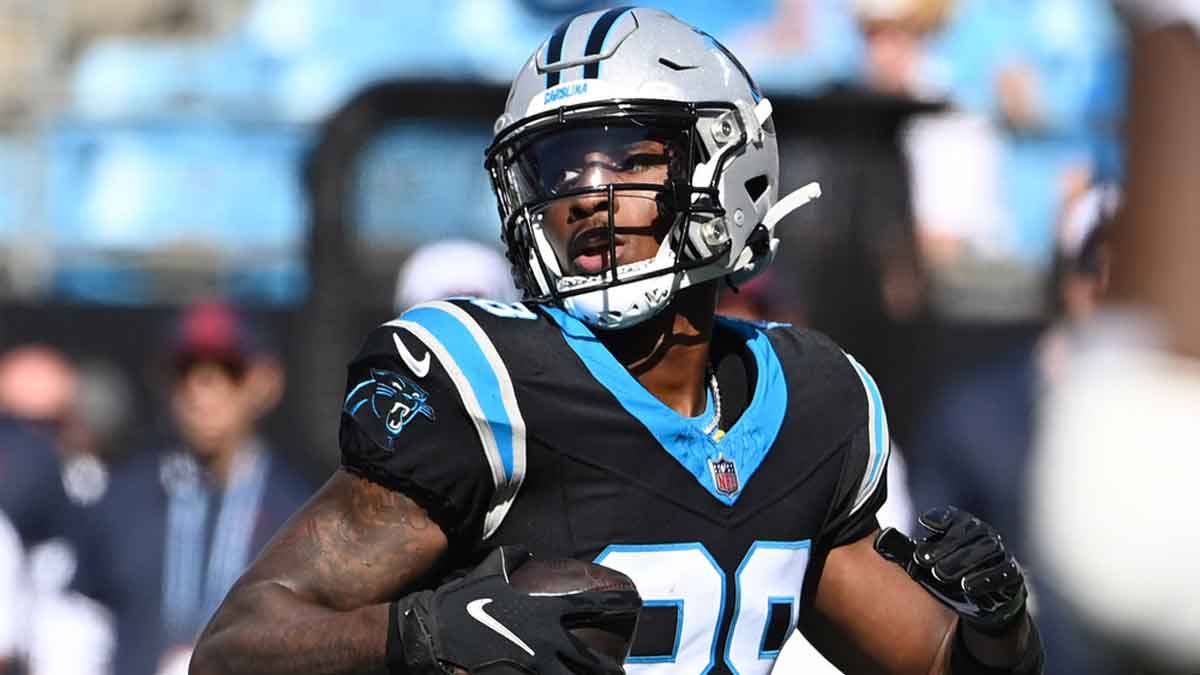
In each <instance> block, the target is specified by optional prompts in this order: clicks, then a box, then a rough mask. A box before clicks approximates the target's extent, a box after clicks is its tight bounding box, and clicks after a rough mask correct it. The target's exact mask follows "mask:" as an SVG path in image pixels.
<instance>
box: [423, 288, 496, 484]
mask: <svg viewBox="0 0 1200 675" xmlns="http://www.w3.org/2000/svg"><path fill="white" fill-rule="evenodd" d="M401 318H402V319H403V320H405V321H411V322H413V323H416V324H420V325H421V326H422V327H424V328H425V329H426V330H428V331H429V332H430V333H432V334H433V336H434V337H436V338H437V340H438V342H441V343H442V345H444V346H445V348H446V350H447V351H449V352H450V354H451V355H452V357H453V359H454V362H455V363H456V364H457V365H458V367H459V368H460V369H461V370H462V372H463V374H464V375H466V377H467V381H468V386H469V387H471V390H472V391H473V392H474V395H475V399H476V400H477V401H479V407H480V408H481V409H482V410H483V414H484V417H486V418H487V422H488V425H489V426H490V427H491V429H492V435H493V436H494V437H495V439H496V447H497V448H498V449H499V451H500V460H501V462H502V464H503V466H504V477H505V480H511V479H512V477H513V452H514V451H513V428H512V421H511V420H509V417H508V412H507V411H506V410H505V409H504V399H503V397H502V395H501V392H500V381H499V378H498V377H497V376H496V371H495V369H494V367H493V365H492V363H491V362H490V361H489V360H488V358H487V356H486V355H485V354H484V353H483V350H482V349H481V348H480V347H479V343H478V342H477V341H476V340H475V336H474V335H472V334H471V331H470V330H469V329H467V327H466V326H464V325H463V324H462V322H461V321H459V320H458V319H457V318H456V317H454V316H453V315H451V314H449V313H448V312H444V311H442V310H440V309H436V308H434V307H428V306H417V307H415V308H413V309H411V310H409V311H408V312H406V313H405V314H404V315H403V317H401Z"/></svg>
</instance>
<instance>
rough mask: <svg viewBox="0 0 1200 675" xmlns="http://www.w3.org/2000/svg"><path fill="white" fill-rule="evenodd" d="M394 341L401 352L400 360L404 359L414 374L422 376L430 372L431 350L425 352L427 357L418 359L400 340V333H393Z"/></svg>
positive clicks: (397, 349)
mask: <svg viewBox="0 0 1200 675" xmlns="http://www.w3.org/2000/svg"><path fill="white" fill-rule="evenodd" d="M392 341H393V342H395V343H396V351H398V352H400V360H401V361H404V365H406V366H408V369H409V370H411V371H412V373H413V375H416V376H417V377H418V378H422V377H425V376H426V375H428V374H429V352H425V357H424V358H422V359H421V360H420V361H418V360H417V357H415V356H413V355H412V352H410V351H408V347H405V346H404V343H403V342H401V341H400V336H399V335H397V334H395V333H392Z"/></svg>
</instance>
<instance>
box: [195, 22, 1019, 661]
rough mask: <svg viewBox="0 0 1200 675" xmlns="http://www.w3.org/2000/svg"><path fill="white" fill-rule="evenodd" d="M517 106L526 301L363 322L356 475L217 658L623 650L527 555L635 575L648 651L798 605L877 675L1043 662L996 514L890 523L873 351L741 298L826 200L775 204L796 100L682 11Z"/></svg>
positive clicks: (314, 521)
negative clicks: (787, 223) (793, 223)
mask: <svg viewBox="0 0 1200 675" xmlns="http://www.w3.org/2000/svg"><path fill="white" fill-rule="evenodd" d="M496 130H497V133H496V137H495V140H494V142H493V144H492V145H491V147H490V148H489V149H488V151H487V156H486V167H487V170H488V171H489V172H490V175H491V178H492V181H493V184H494V188H495V192H496V196H497V200H498V202H499V208H500V215H501V218H502V223H503V224H502V232H503V237H504V241H505V243H506V245H507V250H508V257H509V259H510V260H511V262H512V265H513V268H514V273H515V277H516V280H517V282H518V284H519V285H520V287H521V288H522V290H523V291H524V295H525V298H526V301H525V302H520V303H500V302H495V301H491V300H483V299H469V298H464V299H454V300H448V301H440V302H432V303H428V304H425V305H421V306H418V307H415V308H413V309H410V310H409V311H407V312H406V313H404V314H403V315H402V316H400V317H399V318H398V319H396V320H394V321H391V322H389V323H387V324H385V325H383V326H381V327H380V328H379V329H377V330H376V331H375V332H373V333H372V334H371V335H370V336H368V338H367V340H366V343H365V345H364V346H363V349H362V351H361V353H360V354H359V355H358V356H357V357H356V358H355V359H354V361H353V362H352V363H351V364H350V368H349V380H348V393H347V396H346V399H345V404H344V408H343V414H342V426H341V434H340V439H341V448H342V457H343V468H342V470H340V471H339V472H338V473H337V474H336V475H335V476H334V477H333V478H332V479H331V480H330V481H329V483H328V484H327V485H326V486H325V487H324V488H323V489H322V491H321V492H320V493H319V494H318V495H317V496H316V497H315V498H314V499H313V501H311V502H310V503H309V504H308V505H307V506H306V507H305V508H304V509H303V510H302V511H301V512H300V513H299V514H298V515H297V516H296V517H295V518H294V519H293V521H292V522H291V524H290V525H289V526H288V527H287V528H286V529H285V531H284V532H283V533H282V534H281V535H280V536H279V537H278V538H277V540H276V541H275V543H274V544H273V545H272V546H271V547H270V549H269V550H267V551H266V552H265V553H264V555H263V556H262V557H260V558H259V560H258V561H257V562H256V563H255V564H254V565H253V566H252V567H251V569H250V570H249V571H248V572H247V574H246V576H245V577H244V578H243V579H242V580H241V581H240V582H239V584H238V585H237V587H236V588H235V589H234V590H233V591H232V592H231V595H230V597H229V598H228V600H227V601H226V603H225V605H224V606H223V607H222V608H221V609H220V610H219V612H218V613H217V615H216V617H215V618H214V619H213V621H212V623H211V624H210V626H209V627H208V629H207V631H206V633H205V635H204V637H203V639H202V641H201V643H200V646H199V648H198V650H197V652H196V656H195V660H194V661H193V666H192V672H193V673H194V674H196V675H201V674H204V675H207V674H209V673H257V674H265V673H305V674H308V675H312V674H315V673H351V672H381V673H382V672H389V673H440V672H450V668H452V667H458V668H464V669H468V670H473V671H477V672H487V667H488V666H489V665H495V664H507V665H509V666H511V667H512V668H514V669H516V670H509V671H508V672H517V671H520V672H537V673H568V672H620V669H621V664H615V663H612V662H605V661H604V660H603V659H602V658H600V657H599V656H598V655H597V654H596V653H595V652H594V651H592V650H589V649H588V648H587V647H586V645H584V644H583V643H581V642H579V641H578V640H575V639H573V638H571V637H570V636H569V635H568V634H566V633H565V632H564V630H563V622H564V620H566V621H567V622H568V624H570V623H573V622H574V623H578V622H580V621H586V620H588V619H589V617H597V616H602V615H603V613H604V612H605V611H606V608H605V607H604V606H603V603H600V602H597V601H589V600H588V599H586V598H579V599H576V601H575V602H573V603H565V602H564V601H563V599H562V598H550V597H531V596H529V595H524V594H521V593H517V592H515V591H513V590H512V589H511V588H510V587H509V586H508V584H507V583H506V580H507V576H508V574H509V572H511V571H512V570H513V569H514V568H515V567H516V566H518V565H520V564H521V562H522V561H523V560H524V559H525V558H526V557H527V556H528V555H529V553H528V552H532V554H534V555H536V556H539V557H542V558H555V557H572V558H579V559H584V560H589V561H594V562H598V563H601V564H603V565H606V566H609V567H613V568H616V569H618V570H620V571H622V572H624V573H625V574H627V575H628V576H630V577H631V578H632V579H633V580H634V582H635V583H636V584H637V587H638V589H639V591H640V593H641V596H642V599H643V602H644V609H643V610H642V613H641V617H640V620H639V623H638V627H637V630H636V634H635V636H634V638H633V643H632V649H631V652H630V655H629V657H628V659H627V660H626V662H625V663H624V664H623V667H624V670H625V672H630V673H648V674H649V673H674V674H681V675H686V674H689V673H697V674H699V673H709V672H713V673H742V674H743V675H745V674H749V673H767V672H770V670H771V668H772V666H773V664H774V661H775V658H776V655H777V654H778V652H779V648H780V646H781V645H782V643H783V641H784V639H785V638H786V636H787V634H788V633H789V632H790V630H791V629H792V628H793V627H794V626H797V625H803V627H804V629H805V631H806V633H807V635H808V637H809V638H810V639H811V640H812V641H813V642H814V643H815V644H816V645H817V646H818V648H820V649H821V650H822V651H823V652H824V653H825V654H826V655H827V656H828V657H829V658H830V659H831V660H832V661H833V662H834V663H835V664H837V665H839V666H841V667H842V668H843V669H845V670H847V671H848V672H853V673H865V672H885V673H912V674H914V675H916V674H917V673H920V674H921V675H925V674H926V673H933V672H937V673H947V672H952V673H958V674H966V673H1036V672H1040V668H1041V666H1040V664H1041V647H1040V642H1039V640H1038V638H1037V633H1036V630H1035V629H1034V627H1033V624H1032V622H1031V621H1030V618H1029V615H1028V614H1027V613H1026V610H1025V585H1024V581H1023V578H1022V575H1021V571H1020V568H1019V567H1018V566H1017V564H1016V562H1015V561H1014V560H1013V559H1012V557H1011V556H1010V555H1009V554H1008V553H1007V552H1006V551H1005V549H1004V547H1003V545H1002V543H1001V540H1000V537H999V535H997V534H996V532H995V531H993V530H992V528H991V527H989V526H988V525H986V524H984V523H982V522H980V521H979V520H978V519H976V518H974V517H972V516H971V515H970V514H966V513H962V512H960V511H956V510H954V509H952V508H944V509H939V510H936V511H932V512H930V513H927V514H926V515H925V516H924V517H923V519H922V524H924V525H925V527H927V528H928V529H929V530H930V534H929V535H928V536H927V537H926V538H924V539H922V540H921V541H920V542H914V541H912V540H910V539H909V538H908V537H906V536H905V535H902V534H900V533H898V532H896V531H894V530H889V531H887V532H885V533H882V534H881V533H880V532H879V526H878V524H877V522H876V519H875V511H876V509H877V507H878V506H879V504H880V503H881V502H882V501H883V499H884V496H885V491H886V487H885V484H884V483H885V481H884V471H885V468H886V464H887V461H888V448H889V441H888V428H887V418H886V415H885V413H884V408H883V403H882V401H881V400H880V397H879V390H878V388H877V387H876V385H875V383H874V382H873V381H872V379H871V377H870V376H869V375H868V374H867V372H866V371H865V370H864V369H863V367H862V366H861V365H859V364H858V363H857V362H856V361H855V360H854V359H853V358H851V357H850V356H848V355H847V354H845V353H843V352H842V351H841V350H840V349H838V347H837V346H836V345H834V344H833V343H831V342H830V341H829V340H827V339H826V338H824V337H822V336H820V335H817V334H815V333H812V332H808V331H801V330H796V329H793V328H791V327H789V326H785V325H771V324H754V323H744V322H739V321H733V320H729V319H726V318H722V317H719V316H716V315H715V307H716V300H717V292H718V289H719V285H720V284H721V283H725V282H726V281H728V282H729V283H733V284H738V283H741V282H743V281H744V280H746V279H748V278H750V277H751V276H753V275H754V274H755V273H756V272H759V271H761V270H762V269H763V268H764V267H765V266H766V265H767V264H768V263H769V262H770V261H771V259H772V257H773V255H774V252H775V249H776V245H777V240H776V238H775V236H774V234H773V233H774V228H775V226H776V224H777V223H778V222H779V220H780V219H781V218H782V217H783V216H784V215H785V214H786V213H788V212H789V211H791V210H792V209H794V208H796V207H798V206H799V205H801V204H803V203H804V202H805V201H807V200H809V199H811V198H813V197H815V196H816V194H817V188H816V187H815V186H810V187H808V188H804V189H802V190H800V191H798V192H796V193H793V194H792V195H789V196H788V197H786V198H783V199H781V200H780V199H777V196H778V195H777V190H778V187H779V170H778V157H777V153H776V138H775V133H776V132H775V127H774V122H773V121H772V118H771V104H770V102H769V101H768V100H767V99H765V98H763V96H762V94H761V93H760V92H759V90H758V87H757V86H756V85H755V84H754V82H753V80H752V79H751V78H750V76H749V74H748V73H747V72H746V70H745V69H744V68H743V67H742V65H741V64H740V63H739V62H738V60H737V59H736V58H734V56H733V55H732V54H730V53H729V51H728V50H726V49H725V48H724V47H723V46H722V45H721V44H720V43H719V42H717V41H716V40H714V39H713V38H712V37H711V36H709V35H707V34H705V33H703V32H701V31H699V30H697V29H695V28H692V27H691V26H688V25H686V24H684V23H682V22H680V21H679V20H677V19H675V18H674V17H672V16H670V15H668V14H665V13H663V12H661V11H657V10H651V9H631V8H618V9H611V10H607V11H602V12H594V13H590V14H584V15H581V16H578V17H575V18H574V19H572V20H570V21H567V22H565V23H563V24H562V25H561V26H559V27H558V29H557V30H555V31H554V33H553V34H552V35H551V36H550V37H549V39H548V40H547V41H546V42H545V43H543V44H542V45H541V46H540V47H538V49H537V51H536V52H535V54H534V55H533V56H532V57H531V58H530V59H529V61H528V62H527V63H526V64H525V66H524V67H523V68H522V69H521V72H520V73H519V74H518V75H517V77H516V79H515V81H514V82H513V85H512V88H511V91H510V94H509V97H508V103H507V106H506V109H505V111H504V112H503V114H502V115H501V116H500V118H499V119H498V120H497V123H496ZM509 545H521V546H523V547H525V548H524V549H522V548H514V547H512V546H509ZM497 546H499V548H496V549H495V550H494V552H493V553H492V554H490V555H489V556H488V557H487V558H486V559H485V560H484V562H483V563H481V564H480V565H479V567H477V568H476V569H475V570H474V571H473V572H472V573H470V574H468V575H467V576H466V577H459V578H457V579H456V580H454V581H450V582H448V583H444V584H441V585H438V583H437V582H436V581H435V580H436V579H438V578H439V577H440V576H441V575H442V574H443V573H444V571H445V570H447V569H450V568H456V567H460V566H462V565H464V563H465V562H466V561H468V560H471V559H472V557H473V556H475V555H478V552H480V551H484V550H487V549H488V548H489V547H497ZM885 556H886V557H885ZM914 579H915V581H914Z"/></svg>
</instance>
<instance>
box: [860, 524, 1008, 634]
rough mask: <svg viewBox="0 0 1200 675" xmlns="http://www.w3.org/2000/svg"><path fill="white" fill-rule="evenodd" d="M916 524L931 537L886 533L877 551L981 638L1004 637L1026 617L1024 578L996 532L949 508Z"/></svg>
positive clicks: (897, 532)
mask: <svg viewBox="0 0 1200 675" xmlns="http://www.w3.org/2000/svg"><path fill="white" fill-rule="evenodd" d="M918 522H919V523H920V524H921V526H922V527H924V528H925V529H927V530H929V531H930V534H929V536H927V537H925V538H924V539H923V540H921V541H919V542H916V541H913V540H912V539H910V538H908V536H907V535H905V534H904V533H903V532H900V531H899V530H897V529H895V528H891V527H889V528H887V529H885V530H884V531H883V532H880V533H879V536H878V537H876V539H875V550H876V551H878V552H879V554H880V555H882V556H883V557H884V558H887V559H888V560H891V561H892V562H894V563H896V564H898V565H900V566H901V567H903V568H904V571H906V572H908V575H909V576H910V577H912V578H913V579H914V580H916V581H917V583H919V584H921V585H922V586H924V587H925V590H927V591H929V592H930V593H931V594H933V597H935V598H937V599H938V600H940V601H941V602H942V603H944V604H945V605H947V606H949V607H950V608H951V609H953V610H954V611H955V612H958V615H959V616H960V617H962V620H963V621H965V622H966V623H967V624H969V625H971V626H972V627H974V628H976V629H977V630H979V631H980V632H983V633H987V634H990V635H998V634H1000V633H1004V632H1005V631H1007V630H1008V629H1009V628H1011V627H1012V626H1013V625H1014V624H1015V623H1016V622H1017V621H1018V620H1020V619H1021V617H1022V616H1024V613H1025V597H1026V589H1025V575H1024V574H1023V573H1022V572H1021V566H1020V565H1019V564H1017V561H1016V559H1015V558H1013V557H1012V554H1010V553H1009V552H1008V551H1006V550H1005V549H1004V543H1003V541H1002V540H1001V538H1000V535H999V533H997V532H996V530H995V528H993V527H992V526H991V525H988V524H987V523H985V522H983V521H982V520H980V519H978V518H976V517H975V516H973V515H971V514H970V513H967V512H966V511H963V510H961V509H957V508H954V507H953V506H945V507H940V508H935V509H930V510H928V511H926V512H925V513H923V514H922V515H921V517H920V519H919V520H918Z"/></svg>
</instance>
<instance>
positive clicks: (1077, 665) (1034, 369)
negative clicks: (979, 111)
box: [909, 190, 1122, 675]
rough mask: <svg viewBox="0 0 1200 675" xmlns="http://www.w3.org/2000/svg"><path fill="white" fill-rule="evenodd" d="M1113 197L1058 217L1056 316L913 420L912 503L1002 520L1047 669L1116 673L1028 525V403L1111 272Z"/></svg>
mask: <svg viewBox="0 0 1200 675" xmlns="http://www.w3.org/2000/svg"><path fill="white" fill-rule="evenodd" d="M1114 207H1115V198H1114V197H1113V196H1111V192H1110V191H1109V190H1097V191H1096V192H1095V193H1094V194H1093V195H1089V196H1087V197H1086V198H1084V199H1081V200H1079V201H1078V203H1077V204H1076V207H1075V208H1074V209H1072V210H1070V211H1069V212H1068V214H1067V217H1066V218H1065V220H1064V225H1063V232H1064V234H1063V235H1062V237H1061V238H1060V242H1061V244H1060V246H1061V248H1060V252H1059V256H1060V262H1059V263H1058V265H1057V269H1058V274H1057V275H1056V277H1057V283H1056V286H1055V288H1056V293H1057V296H1058V299H1057V302H1056V306H1058V307H1060V308H1061V309H1062V316H1061V319H1060V323H1059V324H1058V325H1056V326H1054V327H1052V328H1051V329H1050V330H1049V331H1047V332H1046V333H1045V334H1043V335H1041V336H1038V337H1031V338H1030V339H1028V340H1026V341H1018V342H1015V343H1014V344H1012V345H1011V346H1010V348H1009V349H1008V351H1007V352H1005V353H1002V354H999V355H997V356H996V357H995V358H993V359H991V360H989V361H988V362H986V363H984V364H982V365H980V366H978V367H976V368H973V369H971V370H968V371H967V372H965V373H962V374H960V375H959V376H958V377H957V378H956V379H955V380H953V381H952V382H950V383H949V384H947V385H946V386H945V387H944V388H942V389H941V391H939V392H938V393H937V395H936V396H935V397H934V398H933V402H932V404H931V406H930V409H929V410H928V411H927V413H926V415H925V416H924V421H923V422H922V424H921V425H920V426H919V427H918V435H917V440H916V451H917V452H919V453H920V458H921V461H920V462H914V463H913V464H912V466H911V468H910V471H909V475H910V485H911V487H912V494H913V499H914V503H915V505H916V506H917V508H919V509H921V508H926V507H928V506H932V505H935V504H954V505H956V506H959V507H961V508H964V509H967V510H968V511H971V512H972V513H975V514H977V515H979V517H980V518H983V519H985V520H987V521H988V522H991V523H996V527H997V528H1001V529H1002V530H1003V531H1004V533H1005V537H1006V539H1007V540H1008V542H1009V545H1010V546H1011V547H1012V550H1013V551H1014V552H1015V553H1016V555H1017V556H1018V557H1019V558H1020V559H1021V561H1022V562H1023V563H1025V564H1026V565H1027V567H1028V568H1029V575H1030V578H1031V585H1032V587H1033V589H1034V591H1035V601H1034V607H1035V611H1036V613H1037V615H1038V627H1039V629H1040V630H1041V631H1042V634H1043V635H1044V636H1045V637H1044V641H1045V644H1046V659H1047V660H1046V672H1047V673H1089V674H1091V675H1103V674H1105V673H1111V674H1112V675H1117V674H1118V673H1120V672H1122V671H1120V670H1119V669H1118V668H1116V667H1115V666H1114V665H1113V664H1112V663H1111V659H1110V658H1109V655H1107V654H1104V653H1103V650H1101V649H1098V648H1097V647H1096V646H1095V645H1094V644H1093V643H1092V642H1093V640H1092V639H1091V638H1090V636H1087V635H1085V634H1084V633H1083V632H1082V631H1081V629H1080V628H1079V627H1078V626H1077V625H1076V624H1075V622H1074V621H1073V620H1072V619H1071V618H1070V615H1069V611H1068V610H1067V608H1066V607H1064V605H1063V602H1062V600H1061V599H1060V598H1059V597H1058V595H1057V591H1056V589H1055V588H1054V587H1053V586H1052V585H1049V584H1046V585H1043V584H1042V583H1041V582H1042V581H1043V579H1042V577H1041V576H1040V575H1039V571H1040V570H1039V566H1038V563H1039V559H1040V553H1041V552H1040V551H1038V550H1037V549H1035V547H1034V546H1033V544H1032V542H1031V541H1030V535H1029V533H1028V529H1027V527H1026V520H1025V516H1026V509H1027V506H1026V505H1027V500H1026V496H1027V495H1026V493H1025V492H1024V491H1023V490H1021V489H1019V488H1018V487H1017V486H1021V485H1024V484H1025V480H1026V476H1027V474H1028V472H1029V470H1030V462H1031V454H1032V442H1033V428H1034V411H1035V408H1036V405H1037V401H1038V398H1039V396H1040V394H1041V392H1042V391H1043V390H1044V389H1045V388H1046V387H1047V386H1049V385H1051V384H1052V383H1053V382H1054V380H1055V379H1056V378H1057V377H1058V376H1060V371H1061V368H1060V367H1058V365H1057V364H1058V363H1059V362H1060V360H1061V352H1062V350H1063V345H1064V342H1065V341H1066V340H1067V337H1066V333H1067V332H1068V331H1070V330H1071V329H1072V327H1074V326H1076V325H1077V324H1078V323H1079V322H1080V321H1082V320H1084V319H1085V318H1087V317H1088V316H1089V315H1090V314H1091V312H1092V311H1093V310H1094V308H1095V306H1096V303H1097V302H1098V300H1099V297H1100V295H1101V294H1102V293H1103V291H1104V289H1105V284H1106V283H1107V278H1108V269H1109V260H1110V256H1109V253H1108V246H1109V244H1108V242H1107V236H1108V235H1107V225H1106V224H1107V222H1108V221H1109V219H1110V218H1111V216H1112V213H1113V210H1114Z"/></svg>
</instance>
